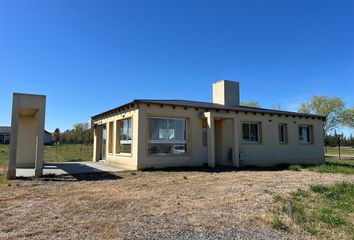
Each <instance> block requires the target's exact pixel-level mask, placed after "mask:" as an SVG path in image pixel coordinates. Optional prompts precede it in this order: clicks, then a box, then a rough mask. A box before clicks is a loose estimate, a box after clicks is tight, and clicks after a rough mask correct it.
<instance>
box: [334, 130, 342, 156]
mask: <svg viewBox="0 0 354 240" xmlns="http://www.w3.org/2000/svg"><path fill="white" fill-rule="evenodd" d="M334 135H335V136H336V139H337V146H338V157H339V160H341V157H340V142H341V141H342V138H343V133H342V134H337V131H336V130H335V131H334Z"/></svg>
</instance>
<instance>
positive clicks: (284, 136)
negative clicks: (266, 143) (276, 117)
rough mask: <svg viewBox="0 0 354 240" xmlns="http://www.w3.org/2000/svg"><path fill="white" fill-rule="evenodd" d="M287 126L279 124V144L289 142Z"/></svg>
mask: <svg viewBox="0 0 354 240" xmlns="http://www.w3.org/2000/svg"><path fill="white" fill-rule="evenodd" d="M287 129H288V128H287V125H286V124H285V123H281V124H279V143H282V144H285V143H287V142H288V133H287Z"/></svg>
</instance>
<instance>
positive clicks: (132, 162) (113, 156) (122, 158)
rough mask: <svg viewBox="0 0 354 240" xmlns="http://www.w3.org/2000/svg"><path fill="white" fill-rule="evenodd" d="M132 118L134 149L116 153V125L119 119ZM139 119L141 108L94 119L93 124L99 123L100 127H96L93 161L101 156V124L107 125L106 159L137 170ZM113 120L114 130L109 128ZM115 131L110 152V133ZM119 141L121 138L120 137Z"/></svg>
mask: <svg viewBox="0 0 354 240" xmlns="http://www.w3.org/2000/svg"><path fill="white" fill-rule="evenodd" d="M126 118H131V119H132V151H131V153H116V141H117V131H116V125H117V121H119V120H122V119H126ZM138 119H139V110H138V109H132V110H128V111H126V112H122V113H119V114H116V115H114V116H110V117H108V118H104V119H101V120H97V121H93V124H97V125H98V127H96V129H95V136H94V154H93V161H98V160H100V159H99V156H100V147H101V141H100V132H99V131H100V126H102V125H104V124H105V125H106V128H107V143H106V149H105V151H106V161H107V162H108V163H112V164H117V165H119V166H121V167H124V168H127V169H132V170H136V169H137V162H138V140H139V135H138ZM110 122H113V131H110V130H109V123H110ZM110 132H112V133H113V138H112V140H113V142H112V148H113V149H112V153H109V152H108V147H109V138H110V136H109V133H110ZM118 141H119V139H118Z"/></svg>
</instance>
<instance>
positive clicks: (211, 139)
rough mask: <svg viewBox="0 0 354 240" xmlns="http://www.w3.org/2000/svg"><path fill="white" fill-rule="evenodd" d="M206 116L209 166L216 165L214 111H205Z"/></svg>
mask: <svg viewBox="0 0 354 240" xmlns="http://www.w3.org/2000/svg"><path fill="white" fill-rule="evenodd" d="M204 117H205V118H206V119H207V122H208V166H209V167H215V142H214V141H215V138H214V136H215V134H214V115H213V114H212V112H205V113H204Z"/></svg>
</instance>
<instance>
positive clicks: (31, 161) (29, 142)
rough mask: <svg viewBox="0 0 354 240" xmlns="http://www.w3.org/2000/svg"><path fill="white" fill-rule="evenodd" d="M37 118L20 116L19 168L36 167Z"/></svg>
mask: <svg viewBox="0 0 354 240" xmlns="http://www.w3.org/2000/svg"><path fill="white" fill-rule="evenodd" d="M36 136H37V119H36V118H34V117H33V116H20V117H19V121H18V140H17V146H19V147H18V148H17V160H16V167H18V168H34V167H35V166H34V165H35V157H36V151H37V148H36Z"/></svg>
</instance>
